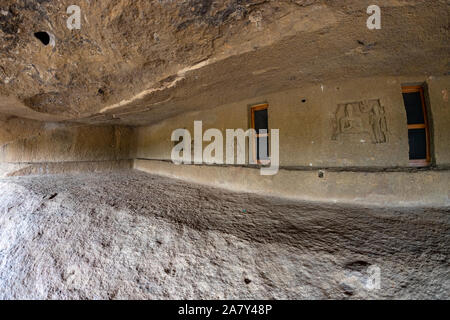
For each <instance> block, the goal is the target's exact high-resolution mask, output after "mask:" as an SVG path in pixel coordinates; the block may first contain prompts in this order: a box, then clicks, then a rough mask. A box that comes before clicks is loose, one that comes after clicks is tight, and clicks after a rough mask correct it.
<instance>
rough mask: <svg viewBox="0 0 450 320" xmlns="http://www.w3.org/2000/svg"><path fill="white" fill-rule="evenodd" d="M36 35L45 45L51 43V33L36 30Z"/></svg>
mask: <svg viewBox="0 0 450 320" xmlns="http://www.w3.org/2000/svg"><path fill="white" fill-rule="evenodd" d="M34 36H35V37H36V38H37V39H39V41H41V42H42V44H43V45H44V46H46V45H48V44H49V43H50V35H49V34H48V33H47V32H45V31H39V32H35V33H34Z"/></svg>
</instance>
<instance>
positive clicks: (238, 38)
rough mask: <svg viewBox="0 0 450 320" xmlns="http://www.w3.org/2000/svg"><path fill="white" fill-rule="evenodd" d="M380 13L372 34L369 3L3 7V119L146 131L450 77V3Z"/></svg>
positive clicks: (388, 1)
mask: <svg viewBox="0 0 450 320" xmlns="http://www.w3.org/2000/svg"><path fill="white" fill-rule="evenodd" d="M375 2H376V1H375ZM378 2H380V3H379V5H380V6H381V8H382V29H381V30H372V31H371V30H368V29H367V27H366V19H367V17H368V15H367V13H366V9H367V7H368V5H370V4H373V3H374V1H364V0H349V1H344V0H272V1H270V0H223V1H212V0H179V1H176V0H155V1H149V0H111V1H88V0H78V1H74V0H68V1H66V0H62V1H49V0H0V10H1V11H0V39H1V42H0V113H4V114H7V115H13V116H20V117H26V118H31V119H37V120H46V121H79V122H88V123H123V124H130V125H142V124H150V123H154V122H157V121H160V120H162V119H164V118H167V117H170V116H173V115H176V114H178V113H181V112H185V111H188V110H202V109H206V108H211V107H215V106H218V105H221V104H224V103H230V102H234V101H239V100H242V99H245V98H251V97H254V96H257V95H263V94H266V93H270V92H274V91H278V90H281V89H283V90H284V89H289V88H294V87H302V86H305V85H308V84H312V83H321V82H323V81H329V80H338V79H346V78H353V77H368V76H379V75H425V74H426V75H428V74H433V75H442V74H447V73H448V70H449V69H450V68H449V52H450V48H449V46H450V45H449V8H450V2H449V1H447V0H432V1H431V0H430V1H422V0H385V1H378ZM71 4H77V5H79V6H80V7H81V12H82V26H81V29H80V30H72V31H71V30H69V29H68V28H67V27H66V20H67V18H68V16H69V15H68V14H66V8H67V7H68V6H69V5H71ZM39 31H45V32H48V33H50V34H52V35H53V36H54V38H55V43H54V46H53V45H52V44H49V45H47V46H45V45H43V44H42V43H41V42H40V41H39V40H38V39H36V37H35V36H34V33H35V32H39Z"/></svg>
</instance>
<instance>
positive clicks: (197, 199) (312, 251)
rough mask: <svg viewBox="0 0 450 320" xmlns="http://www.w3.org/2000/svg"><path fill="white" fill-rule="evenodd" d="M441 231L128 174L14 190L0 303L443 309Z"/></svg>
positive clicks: (428, 219)
mask: <svg viewBox="0 0 450 320" xmlns="http://www.w3.org/2000/svg"><path fill="white" fill-rule="evenodd" d="M449 226H450V210H449V208H441V209H421V208H417V209H376V208H361V207H347V206H340V205H334V204H333V205H324V204H311V203H304V202H293V201H287V200H281V199H275V198H267V197H260V196H257V195H251V194H236V193H231V192H227V191H222V190H219V189H212V188H206V187H202V186H198V185H194V184H188V183H185V182H181V181H177V180H171V179H168V178H163V177H159V176H152V175H148V174H145V173H140V172H135V171H123V172H116V173H109V174H82V175H76V176H69V175H59V176H41V177H23V178H8V179H2V180H0V298H2V299H5V298H6V299H9V298H31V299H35V298H51V299H56V298H63V299H66V298H69V299H72V298H74V299H78V298H82V299H84V298H89V299H91V298H93V299H121V298H138V299H139V298H156V299H162V298H170V299H185V298H188V299H192V298H196V299H197V298H201V299H203V298H225V299H232V298H240V299H247V298H262V299H272V298H275V299H283V298H287V299H293V298H308V299H322V298H401V299H404V298H440V299H449V298H450V295H449V292H450V283H449V282H450V267H449V251H450V249H449V248H450V232H449V231H450V228H449ZM374 266H375V268H374ZM376 267H379V268H380V269H379V270H380V273H381V278H380V279H381V289H380V290H377V289H372V290H369V287H367V285H365V284H364V283H365V282H367V280H368V279H373V277H372V276H373V274H375V273H373V274H371V273H370V272H373V270H377V269H376Z"/></svg>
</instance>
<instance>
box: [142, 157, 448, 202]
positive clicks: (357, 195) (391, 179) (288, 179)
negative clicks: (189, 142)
mask: <svg viewBox="0 0 450 320" xmlns="http://www.w3.org/2000/svg"><path fill="white" fill-rule="evenodd" d="M134 168H135V169H137V170H141V171H144V172H148V173H153V174H159V175H163V176H168V177H172V178H178V179H182V180H186V181H190V182H194V183H199V184H204V185H208V186H213V187H220V188H225V189H228V190H232V191H236V192H253V193H259V194H262V195H270V196H275V197H283V198H291V199H296V200H306V201H319V202H328V203H330V202H331V203H350V204H361V205H370V206H384V207H386V206H390V207H405V206H439V207H448V206H450V192H449V189H448V186H449V185H450V171H448V170H443V171H415V172H346V171H342V172H333V171H327V170H324V174H323V178H319V176H318V174H317V172H316V171H312V170H310V171H290V170H285V169H280V171H279V172H278V174H276V175H274V176H261V175H260V174H259V170H258V169H256V168H248V167H233V166H229V167H220V166H208V165H196V166H194V165H174V164H172V163H170V162H166V161H157V160H139V159H138V160H135V161H134Z"/></svg>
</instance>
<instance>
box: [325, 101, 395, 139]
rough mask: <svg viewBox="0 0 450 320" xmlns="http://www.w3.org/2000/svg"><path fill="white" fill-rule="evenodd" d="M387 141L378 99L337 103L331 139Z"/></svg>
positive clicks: (382, 109) (384, 122) (384, 116)
mask: <svg viewBox="0 0 450 320" xmlns="http://www.w3.org/2000/svg"><path fill="white" fill-rule="evenodd" d="M352 138H353V139H359V140H366V139H370V141H372V143H386V142H387V141H388V127H387V122H386V115H385V110H384V107H383V106H382V105H381V102H380V100H379V99H373V100H363V101H358V102H348V103H343V104H339V105H338V107H337V109H336V116H335V121H334V132H333V136H332V140H345V141H348V140H351V139H352Z"/></svg>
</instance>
